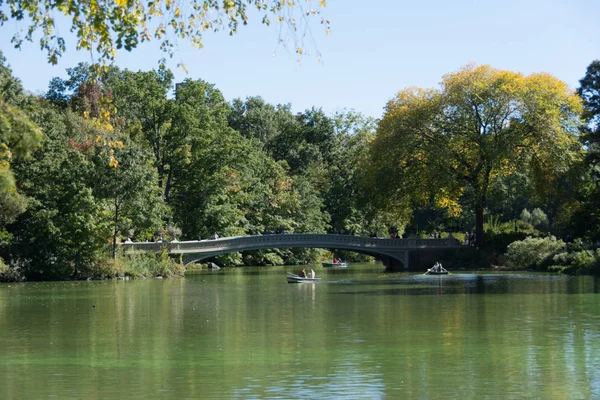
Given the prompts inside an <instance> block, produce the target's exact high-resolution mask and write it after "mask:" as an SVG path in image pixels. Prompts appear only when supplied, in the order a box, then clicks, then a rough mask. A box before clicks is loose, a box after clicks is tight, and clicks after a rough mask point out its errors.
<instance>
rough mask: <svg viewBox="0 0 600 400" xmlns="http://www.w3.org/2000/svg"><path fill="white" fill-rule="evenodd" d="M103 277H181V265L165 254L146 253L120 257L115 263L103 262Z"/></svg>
mask: <svg viewBox="0 0 600 400" xmlns="http://www.w3.org/2000/svg"><path fill="white" fill-rule="evenodd" d="M105 265H106V266H108V267H109V268H106V271H107V272H106V274H107V275H106V276H105V277H110V278H113V277H128V278H153V277H159V276H161V277H164V278H169V277H175V276H183V274H184V272H185V270H184V268H183V265H181V264H177V263H176V262H175V261H174V260H173V259H172V258H169V257H168V256H167V254H165V253H160V254H154V253H146V254H131V255H121V256H119V257H118V258H117V259H116V260H115V261H108V260H106V261H105Z"/></svg>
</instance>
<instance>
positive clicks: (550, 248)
mask: <svg viewBox="0 0 600 400" xmlns="http://www.w3.org/2000/svg"><path fill="white" fill-rule="evenodd" d="M565 247H566V244H565V243H564V242H563V241H562V240H556V238H555V237H550V238H532V237H528V238H526V239H525V240H519V241H516V242H513V243H511V244H510V245H508V248H507V252H506V261H507V264H508V266H509V267H510V268H514V269H526V268H540V267H541V266H542V264H543V263H544V261H546V260H547V259H548V258H551V257H553V256H554V255H555V254H556V253H558V252H559V251H561V250H563V249H565Z"/></svg>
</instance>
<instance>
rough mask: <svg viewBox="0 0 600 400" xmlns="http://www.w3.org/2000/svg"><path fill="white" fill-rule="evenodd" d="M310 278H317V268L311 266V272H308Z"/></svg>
mask: <svg viewBox="0 0 600 400" xmlns="http://www.w3.org/2000/svg"><path fill="white" fill-rule="evenodd" d="M308 275H309V276H310V279H315V270H314V269H312V268H311V270H310V273H309V274H308Z"/></svg>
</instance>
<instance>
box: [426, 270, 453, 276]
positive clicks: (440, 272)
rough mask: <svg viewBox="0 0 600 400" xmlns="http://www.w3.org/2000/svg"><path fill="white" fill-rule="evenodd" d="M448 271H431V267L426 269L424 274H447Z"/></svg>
mask: <svg viewBox="0 0 600 400" xmlns="http://www.w3.org/2000/svg"><path fill="white" fill-rule="evenodd" d="M448 273H449V272H448V271H446V270H443V271H432V270H431V269H428V270H427V272H426V274H427V275H448Z"/></svg>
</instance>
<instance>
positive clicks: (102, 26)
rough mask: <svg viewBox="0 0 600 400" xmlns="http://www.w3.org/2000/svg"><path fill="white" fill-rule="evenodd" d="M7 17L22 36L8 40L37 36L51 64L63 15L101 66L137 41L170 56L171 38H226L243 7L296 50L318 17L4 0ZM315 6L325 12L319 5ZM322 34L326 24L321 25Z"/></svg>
mask: <svg viewBox="0 0 600 400" xmlns="http://www.w3.org/2000/svg"><path fill="white" fill-rule="evenodd" d="M5 3H6V5H7V8H9V9H10V14H7V13H5V12H4V11H0V23H2V24H4V22H7V21H8V20H9V19H12V20H14V21H18V22H20V23H22V24H24V25H25V26H26V31H27V33H26V35H25V36H24V37H23V36H21V34H20V33H17V34H15V35H14V36H13V38H12V39H11V42H12V43H13V44H14V46H15V47H17V48H21V46H22V45H23V41H24V40H26V41H30V42H33V40H34V37H37V36H38V35H41V38H40V39H39V44H40V47H41V49H42V50H43V51H45V52H46V53H47V55H48V62H49V63H51V64H56V63H57V62H58V59H59V58H60V57H62V55H63V54H64V52H65V51H66V48H67V44H66V42H65V40H64V38H63V37H61V36H59V33H58V32H56V31H55V29H54V28H55V26H54V25H55V18H56V17H55V15H56V13H57V12H58V13H59V14H63V15H64V16H65V18H66V19H67V21H69V23H70V25H71V27H70V28H71V29H70V31H71V32H75V34H76V35H77V43H76V48H77V49H78V50H87V51H89V52H91V53H93V54H94V56H95V58H96V59H98V60H99V61H100V62H101V63H103V64H106V63H109V62H111V61H113V60H114V58H115V54H116V50H117V49H121V48H123V49H125V50H128V51H130V50H132V49H134V48H136V47H137V46H138V44H139V43H140V42H144V41H150V40H152V39H155V40H158V42H159V44H160V48H161V49H162V50H163V51H165V52H167V53H168V54H169V55H170V56H171V57H172V56H173V55H174V52H175V49H176V46H174V44H173V42H174V41H175V39H189V40H190V42H191V44H192V46H194V47H198V48H201V47H202V46H203V35H204V33H205V31H218V30H221V29H223V28H225V30H226V31H228V32H229V34H230V35H233V34H235V33H237V31H238V26H239V24H240V23H241V24H243V25H246V24H247V23H248V21H249V17H248V13H247V4H248V5H253V6H255V8H256V9H257V10H258V11H259V13H260V14H262V23H263V24H265V25H269V24H270V20H269V16H273V17H275V18H276V19H277V20H278V21H280V22H281V23H282V28H281V33H280V37H279V39H280V41H283V40H284V39H285V38H286V37H293V38H294V40H295V42H294V48H296V49H301V48H300V43H301V42H302V39H301V38H298V37H297V35H296V31H297V30H298V29H300V30H306V29H308V20H309V18H311V17H314V16H317V15H319V13H320V11H319V10H318V9H313V10H311V12H305V11H304V8H303V6H302V5H301V4H294V3H293V2H284V1H279V0H269V1H264V0H248V1H245V0H220V1H219V0H201V1H191V2H185V1H172V0H165V1H148V2H145V1H142V0H114V1H98V0H92V1H76V0H67V1H59V2H53V1H49V0H38V1H20V0H6V1H5ZM320 7H325V3H324V2H321V3H320ZM321 24H322V25H324V27H325V31H326V32H327V31H328V30H329V22H328V21H327V20H325V19H322V20H321Z"/></svg>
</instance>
